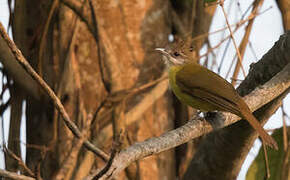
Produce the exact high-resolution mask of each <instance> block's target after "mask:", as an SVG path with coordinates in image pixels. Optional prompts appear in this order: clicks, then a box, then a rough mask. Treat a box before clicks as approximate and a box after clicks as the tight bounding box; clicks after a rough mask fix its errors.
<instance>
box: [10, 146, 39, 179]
mask: <svg viewBox="0 0 290 180" xmlns="http://www.w3.org/2000/svg"><path fill="white" fill-rule="evenodd" d="M4 152H7V153H8V155H9V156H11V157H12V158H13V159H15V160H16V161H17V163H18V164H19V165H20V166H21V167H22V168H23V169H24V170H25V171H26V172H27V173H28V175H29V176H32V177H35V175H34V173H33V172H32V171H31V169H29V168H28V167H27V166H26V164H25V163H24V162H23V161H22V159H21V158H20V157H18V156H17V155H16V154H15V153H14V152H12V151H11V150H10V149H8V148H6V147H5V146H4Z"/></svg>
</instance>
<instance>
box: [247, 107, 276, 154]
mask: <svg viewBox="0 0 290 180" xmlns="http://www.w3.org/2000/svg"><path fill="white" fill-rule="evenodd" d="M246 108H247V110H246V111H243V113H242V116H243V118H244V119H246V120H247V121H248V122H249V123H250V124H251V126H252V127H253V128H254V129H255V130H256V131H257V132H258V133H259V135H260V137H261V138H262V141H263V143H265V144H266V145H268V146H270V147H272V148H275V149H276V150H278V145H277V142H276V141H275V140H274V139H273V138H272V136H270V135H269V134H268V133H267V132H266V131H265V130H264V128H263V127H262V126H261V124H260V122H259V121H258V120H257V119H256V118H255V116H254V115H253V114H252V112H251V111H250V109H249V108H248V107H246Z"/></svg>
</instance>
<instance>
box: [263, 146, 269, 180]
mask: <svg viewBox="0 0 290 180" xmlns="http://www.w3.org/2000/svg"><path fill="white" fill-rule="evenodd" d="M263 151H264V157H265V165H266V172H267V179H269V178H270V176H271V174H270V169H269V160H268V154H267V149H266V145H265V144H264V143H263Z"/></svg>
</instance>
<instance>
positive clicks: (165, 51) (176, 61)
mask: <svg viewBox="0 0 290 180" xmlns="http://www.w3.org/2000/svg"><path fill="white" fill-rule="evenodd" d="M155 50H157V51H159V52H161V54H162V55H163V60H164V61H165V64H167V65H168V66H176V65H183V64H185V63H189V62H190V61H191V60H192V47H190V46H189V45H188V44H187V43H184V41H177V42H175V43H173V44H171V45H169V46H168V47H166V48H156V49H155Z"/></svg>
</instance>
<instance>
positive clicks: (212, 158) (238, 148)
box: [184, 32, 290, 179]
mask: <svg viewBox="0 0 290 180" xmlns="http://www.w3.org/2000/svg"><path fill="white" fill-rule="evenodd" d="M289 49H290V37H289V32H288V33H287V34H285V35H283V36H281V37H280V40H279V41H278V42H277V43H275V45H274V46H273V47H272V48H271V49H270V50H269V51H268V52H267V53H266V54H265V55H264V56H263V58H262V59H261V60H260V61H259V62H257V63H256V64H254V65H252V67H251V70H250V72H249V75H248V76H247V77H246V79H245V80H244V81H243V82H242V83H241V85H240V86H239V88H238V89H237V90H238V92H239V93H240V95H242V96H245V95H246V94H248V93H250V92H251V91H252V90H253V89H254V88H256V87H257V86H259V85H262V84H264V83H266V82H267V81H269V80H270V79H271V78H272V77H273V76H274V75H276V74H277V73H278V72H280V71H281V70H282V69H283V68H284V67H285V66H286V65H287V64H289V62H290V58H289V57H290V56H289ZM284 96H285V95H282V97H284ZM282 100H283V98H279V99H278V100H277V102H275V101H274V102H275V105H276V104H278V106H274V107H272V106H271V105H268V106H269V107H268V106H265V107H264V108H263V109H262V110H260V112H257V114H255V115H256V117H257V118H258V119H260V120H261V121H262V122H263V123H265V121H266V120H268V118H269V116H266V117H263V115H264V114H273V113H274V112H275V111H276V110H277V108H278V107H279V106H280V103H281V101H282ZM269 104H270V103H269ZM267 108H268V109H267ZM267 110H269V111H271V113H266V111H267ZM256 137H257V134H256V132H255V131H253V130H252V129H251V128H250V126H249V124H248V123H246V122H245V121H239V122H237V123H235V124H233V125H231V126H229V127H227V128H223V129H220V130H217V131H215V132H212V133H211V134H209V135H208V136H207V137H205V139H204V140H203V141H202V142H201V145H200V146H199V148H198V150H197V151H198V152H197V153H196V155H195V157H194V158H193V159H192V161H191V164H190V166H189V168H188V169H187V172H186V174H185V176H184V179H192V178H193V177H203V178H202V179H221V178H225V177H226V179H235V178H236V177H237V175H238V172H239V170H240V167H241V165H242V162H243V161H244V159H245V158H246V155H247V154H248V152H249V150H250V148H251V146H252V143H253V142H254V139H255V138H256ZM217 154H219V155H218V156H217Z"/></svg>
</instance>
